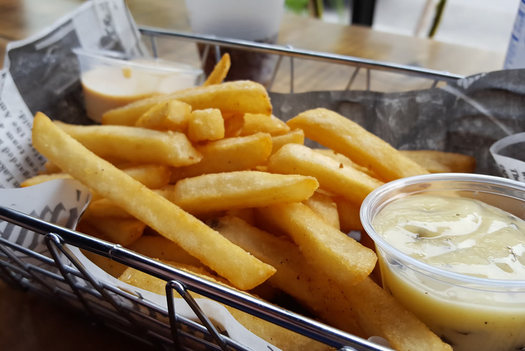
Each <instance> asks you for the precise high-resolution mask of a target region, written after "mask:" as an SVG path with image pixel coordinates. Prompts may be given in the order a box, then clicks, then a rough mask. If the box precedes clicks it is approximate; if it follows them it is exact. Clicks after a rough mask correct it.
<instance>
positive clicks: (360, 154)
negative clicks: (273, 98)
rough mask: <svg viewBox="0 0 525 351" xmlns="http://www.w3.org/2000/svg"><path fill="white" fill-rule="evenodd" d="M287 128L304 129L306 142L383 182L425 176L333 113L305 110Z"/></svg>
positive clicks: (379, 140)
mask: <svg viewBox="0 0 525 351" xmlns="http://www.w3.org/2000/svg"><path fill="white" fill-rule="evenodd" d="M287 124H288V125H289V126H290V127H291V128H301V129H303V130H304V134H305V136H306V137H307V138H309V139H312V140H315V141H317V142H318V143H320V144H321V145H323V146H326V147H329V148H331V149H333V150H334V151H336V152H339V153H342V154H343V155H345V156H347V157H349V158H350V159H351V160H352V161H354V162H356V163H358V164H360V165H361V166H364V167H366V168H369V169H371V170H372V171H373V172H374V173H375V174H377V175H378V176H379V177H380V178H381V179H384V180H385V181H390V180H394V179H398V178H403V177H409V176H414V175H419V174H426V173H428V171H427V170H426V169H424V168H423V167H421V166H420V165H418V164H417V163H416V162H414V161H412V160H411V159H409V158H408V157H406V156H404V155H402V154H401V153H400V152H399V151H397V150H396V149H394V148H393V147H392V146H391V145H390V144H388V143H387V142H385V141H384V140H382V139H381V138H379V137H377V136H375V135H374V134H372V133H370V132H368V131H367V130H366V129H364V128H363V127H361V126H360V125H359V124H357V123H355V122H353V121H351V120H350V119H348V118H346V117H344V116H341V115H340V114H338V113H336V112H333V111H330V110H327V109H324V108H317V109H313V110H308V111H305V112H302V113H300V114H299V115H297V116H295V117H293V118H292V119H290V120H288V122H287Z"/></svg>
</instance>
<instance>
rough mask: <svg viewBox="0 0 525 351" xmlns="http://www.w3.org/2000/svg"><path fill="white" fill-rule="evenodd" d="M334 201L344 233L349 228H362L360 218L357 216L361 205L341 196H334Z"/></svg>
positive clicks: (349, 229)
mask: <svg viewBox="0 0 525 351" xmlns="http://www.w3.org/2000/svg"><path fill="white" fill-rule="evenodd" d="M335 201H336V203H337V211H338V213H339V222H340V223H341V230H342V231H343V232H345V233H348V232H349V231H351V230H363V225H362V224H361V218H360V217H359V210H360V208H361V206H360V205H357V204H355V203H353V202H351V201H348V200H347V199H345V198H342V197H336V198H335Z"/></svg>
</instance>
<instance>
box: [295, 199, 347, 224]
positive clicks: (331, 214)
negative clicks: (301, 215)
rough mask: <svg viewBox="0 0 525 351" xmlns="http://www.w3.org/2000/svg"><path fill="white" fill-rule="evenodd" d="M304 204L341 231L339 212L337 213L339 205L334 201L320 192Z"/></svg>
mask: <svg viewBox="0 0 525 351" xmlns="http://www.w3.org/2000/svg"><path fill="white" fill-rule="evenodd" d="M303 203H304V204H305V205H306V206H308V207H310V209H311V210H312V211H314V212H315V213H317V214H318V215H319V217H321V218H322V219H324V220H325V222H326V223H328V224H330V225H331V226H332V227H334V228H336V229H340V224H339V212H338V211H337V204H336V202H335V201H334V200H333V199H332V197H331V196H328V195H326V194H324V193H322V192H320V191H316V192H315V193H313V195H312V196H310V197H309V198H308V199H306V200H305V201H303Z"/></svg>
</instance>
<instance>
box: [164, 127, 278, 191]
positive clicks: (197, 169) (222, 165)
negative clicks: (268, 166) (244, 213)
mask: <svg viewBox="0 0 525 351" xmlns="http://www.w3.org/2000/svg"><path fill="white" fill-rule="evenodd" d="M271 150H272V138H271V137H270V135H269V134H266V133H257V134H253V135H248V136H245V137H234V138H225V139H221V140H217V141H212V142H209V143H206V144H204V145H202V146H197V151H198V152H199V153H200V154H201V155H202V160H201V161H199V162H198V163H195V164H193V165H190V166H185V167H177V168H173V169H172V172H171V182H173V183H175V182H176V181H178V180H179V179H182V178H188V177H194V176H197V175H201V174H207V173H219V172H231V171H242V170H245V169H252V168H254V167H255V166H257V165H259V164H261V163H263V162H265V161H266V160H267V159H268V156H270V152H271Z"/></svg>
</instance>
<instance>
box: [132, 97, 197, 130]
mask: <svg viewBox="0 0 525 351" xmlns="http://www.w3.org/2000/svg"><path fill="white" fill-rule="evenodd" d="M190 116H191V106H190V105H189V104H187V103H185V102H182V101H179V100H170V101H165V102H161V103H158V104H157V105H154V106H153V107H152V108H150V109H149V110H147V111H146V112H145V113H144V114H143V115H142V116H140V118H139V119H138V120H137V122H135V125H136V126H137V127H140V128H148V129H157V130H173V131H179V132H184V131H185V130H186V127H187V126H188V121H189V120H190Z"/></svg>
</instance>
